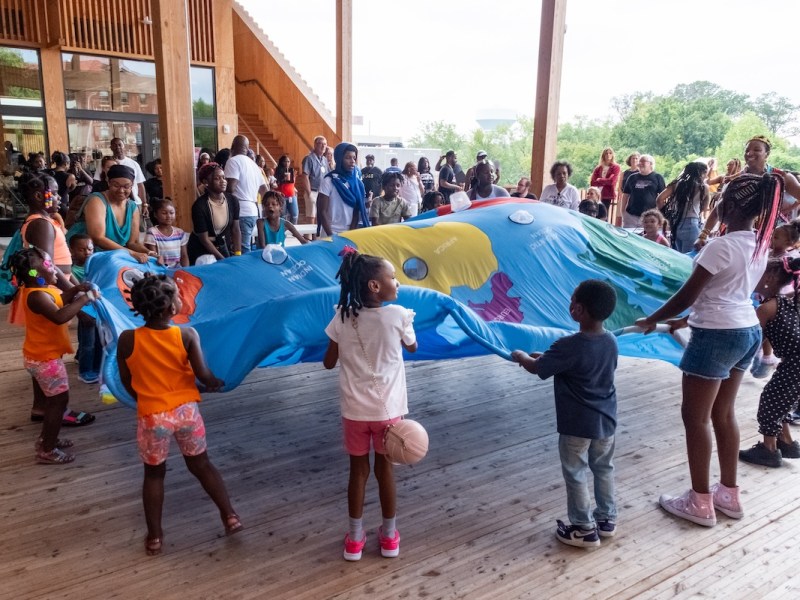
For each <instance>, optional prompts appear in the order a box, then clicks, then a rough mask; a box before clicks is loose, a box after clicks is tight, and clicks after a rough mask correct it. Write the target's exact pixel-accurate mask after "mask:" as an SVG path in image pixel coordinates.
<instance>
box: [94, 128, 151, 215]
mask: <svg viewBox="0 0 800 600" xmlns="http://www.w3.org/2000/svg"><path fill="white" fill-rule="evenodd" d="M110 147H111V154H112V155H113V156H114V159H115V160H116V161H117V164H118V165H123V166H126V167H130V168H131V169H133V175H134V179H133V189H132V190H131V199H133V201H134V202H136V206H138V207H139V210H141V211H142V216H143V217H146V216H148V214H149V210H148V205H147V194H146V192H145V190H144V182H145V178H144V173H142V168H141V167H140V166H139V163H138V162H136V161H135V160H133V159H132V158H128V156H127V155H126V154H125V142H123V141H122V140H121V139H120V138H113V139H112V140H111V146H110ZM100 173H101V170H100V169H97V171H95V173H94V180H95V181H100Z"/></svg>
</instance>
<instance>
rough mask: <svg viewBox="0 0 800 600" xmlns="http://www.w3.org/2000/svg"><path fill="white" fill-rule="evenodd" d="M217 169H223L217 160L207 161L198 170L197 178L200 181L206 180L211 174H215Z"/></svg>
mask: <svg viewBox="0 0 800 600" xmlns="http://www.w3.org/2000/svg"><path fill="white" fill-rule="evenodd" d="M217 169H222V165H220V164H219V163H215V162H207V163H206V164H204V165H203V166H202V167H200V170H199V171H198V172H197V180H198V181H200V182H205V181H206V180H207V179H208V178H209V177H211V175H213V174H214V171H216V170H217Z"/></svg>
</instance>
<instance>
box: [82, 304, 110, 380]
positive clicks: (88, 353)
mask: <svg viewBox="0 0 800 600" xmlns="http://www.w3.org/2000/svg"><path fill="white" fill-rule="evenodd" d="M102 357H103V354H102V345H101V343H100V333H99V332H98V330H97V324H96V323H95V322H94V319H93V318H92V317H90V316H88V315H84V314H83V313H81V314H79V315H78V353H77V356H76V357H75V358H77V359H78V373H80V374H81V375H86V374H87V373H99V372H100V363H101V360H102Z"/></svg>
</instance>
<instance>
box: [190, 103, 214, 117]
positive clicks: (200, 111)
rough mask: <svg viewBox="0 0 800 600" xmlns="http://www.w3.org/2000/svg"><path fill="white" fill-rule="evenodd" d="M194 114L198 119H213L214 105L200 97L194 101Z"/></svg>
mask: <svg viewBox="0 0 800 600" xmlns="http://www.w3.org/2000/svg"><path fill="white" fill-rule="evenodd" d="M192 116H193V117H196V118H198V119H201V118H207V119H213V118H214V106H213V105H211V104H209V103H208V102H206V101H205V100H203V99H202V98H200V99H199V100H195V101H194V102H192Z"/></svg>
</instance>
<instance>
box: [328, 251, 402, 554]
mask: <svg viewBox="0 0 800 600" xmlns="http://www.w3.org/2000/svg"><path fill="white" fill-rule="evenodd" d="M341 255H342V256H343V259H342V266H341V267H340V268H339V272H338V273H337V274H336V277H337V278H338V279H339V281H340V282H341V294H340V296H339V304H338V306H337V313H336V315H335V316H334V317H333V320H332V321H331V322H330V324H329V325H328V327H327V328H326V329H325V333H326V334H327V335H328V337H329V338H330V343H329V344H328V350H327V352H326V353H325V358H324V359H323V363H322V364H323V365H324V366H325V368H326V369H332V368H333V367H335V366H336V363H337V362H339V361H341V369H340V371H339V392H340V396H341V397H340V407H341V411H342V427H343V429H344V447H345V451H346V452H347V454H349V455H350V480H349V483H348V486H347V506H348V511H349V515H350V522H349V523H350V525H349V528H348V532H347V534H346V535H345V537H344V559H345V560H359V559H360V558H361V552H362V550H363V549H364V544H365V543H366V541H367V534H366V532H365V531H364V526H363V523H362V515H363V512H364V493H365V490H366V486H367V479H369V471H370V462H369V453H370V441H371V442H372V449H373V450H374V452H375V466H374V469H375V478H376V479H377V480H378V495H379V497H380V501H381V512H382V514H383V525H382V527H381V528H380V529H379V530H378V540H379V542H380V547H381V554H382V555H383V556H385V557H390V558H391V557H395V556H398V555H399V554H400V532H398V531H397V527H396V522H395V516H396V493H395V483H394V472H393V469H392V463H390V462H389V461H388V460H387V458H386V457H385V455H384V447H383V434H384V431H385V430H386V427H387V426H388V425H389V424H391V423H395V422H397V421H399V420H400V418H401V417H402V416H403V415H404V414H406V413H407V412H408V397H407V393H406V374H405V369H404V366H403V348H405V349H406V350H408V351H409V352H416V350H417V338H416V335H415V334H414V327H413V323H414V312H413V311H411V310H409V309H407V308H403V307H402V306H399V305H397V304H389V305H387V306H384V305H383V303H384V302H393V301H395V300H397V288H398V283H397V279H395V270H394V267H393V266H392V264H391V263H390V262H388V261H387V260H385V259H383V258H380V257H377V256H369V255H367V254H359V253H358V252H357V251H356V250H355V249H354V248H351V247H345V249H344V250H343V251H342V253H341ZM398 342H399V343H398Z"/></svg>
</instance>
